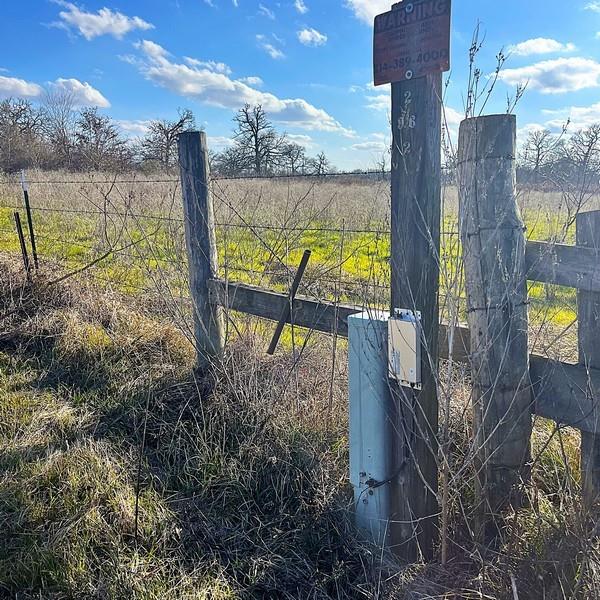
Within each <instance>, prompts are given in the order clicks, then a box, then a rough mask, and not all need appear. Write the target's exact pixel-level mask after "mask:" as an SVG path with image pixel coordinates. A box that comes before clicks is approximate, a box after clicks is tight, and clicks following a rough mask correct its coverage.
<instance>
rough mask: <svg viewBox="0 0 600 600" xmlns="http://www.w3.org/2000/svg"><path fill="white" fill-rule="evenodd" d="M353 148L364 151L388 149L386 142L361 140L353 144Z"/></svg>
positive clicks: (383, 150)
mask: <svg viewBox="0 0 600 600" xmlns="http://www.w3.org/2000/svg"><path fill="white" fill-rule="evenodd" d="M351 148H352V150H359V151H363V152H385V151H386V150H387V149H388V147H387V145H386V144H385V143H384V142H361V143H360V144H353V145H352V146H351Z"/></svg>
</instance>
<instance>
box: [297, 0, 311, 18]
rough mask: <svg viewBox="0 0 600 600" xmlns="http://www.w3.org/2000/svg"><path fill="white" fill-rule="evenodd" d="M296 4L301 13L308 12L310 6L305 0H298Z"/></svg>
mask: <svg viewBox="0 0 600 600" xmlns="http://www.w3.org/2000/svg"><path fill="white" fill-rule="evenodd" d="M294 6H295V7H296V10H297V11H298V12H299V13H300V14H301V15H305V14H306V13H307V12H308V6H306V4H305V2H304V0H296V2H294Z"/></svg>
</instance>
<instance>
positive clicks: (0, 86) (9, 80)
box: [0, 75, 42, 98]
mask: <svg viewBox="0 0 600 600" xmlns="http://www.w3.org/2000/svg"><path fill="white" fill-rule="evenodd" d="M41 93H42V88H41V87H40V86H39V85H38V84H37V83H31V82H30V81H25V80H24V79H17V78H16V77H4V76H3V75H0V98H9V97H11V96H16V97H19V98H36V97H37V96H39V95H40V94H41Z"/></svg>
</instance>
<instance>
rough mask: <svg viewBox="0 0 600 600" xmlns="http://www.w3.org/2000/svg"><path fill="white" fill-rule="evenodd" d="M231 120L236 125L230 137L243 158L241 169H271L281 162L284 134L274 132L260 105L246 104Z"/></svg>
mask: <svg viewBox="0 0 600 600" xmlns="http://www.w3.org/2000/svg"><path fill="white" fill-rule="evenodd" d="M233 120H234V122H235V123H236V125H237V127H236V130H235V133H234V139H235V141H236V147H237V149H238V150H239V151H240V152H241V154H242V156H243V157H244V163H245V168H246V169H248V170H250V171H252V172H253V173H254V174H255V175H265V174H267V173H270V172H273V171H274V170H275V169H276V168H277V167H278V166H279V165H280V164H281V159H282V153H283V149H284V147H285V144H286V138H285V135H279V134H278V133H277V132H276V131H275V128H274V127H273V125H272V123H271V122H270V121H269V119H268V117H267V114H266V112H265V111H264V109H263V107H262V106H261V105H260V104H259V105H258V106H254V107H252V106H250V105H249V104H246V105H245V106H244V107H243V108H241V109H240V110H239V111H238V113H237V114H236V116H235V117H234V119H233Z"/></svg>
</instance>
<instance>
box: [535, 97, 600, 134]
mask: <svg viewBox="0 0 600 600" xmlns="http://www.w3.org/2000/svg"><path fill="white" fill-rule="evenodd" d="M542 113H544V114H545V115H547V116H548V117H551V118H550V120H549V121H547V122H546V124H545V125H546V127H549V128H550V129H562V128H563V127H564V125H565V123H566V122H567V120H569V121H570V124H569V131H578V130H579V129H585V128H586V127H589V126H590V125H595V124H596V123H600V102H596V104H591V105H590V106H571V107H568V108H563V109H560V110H543V111H542Z"/></svg>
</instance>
